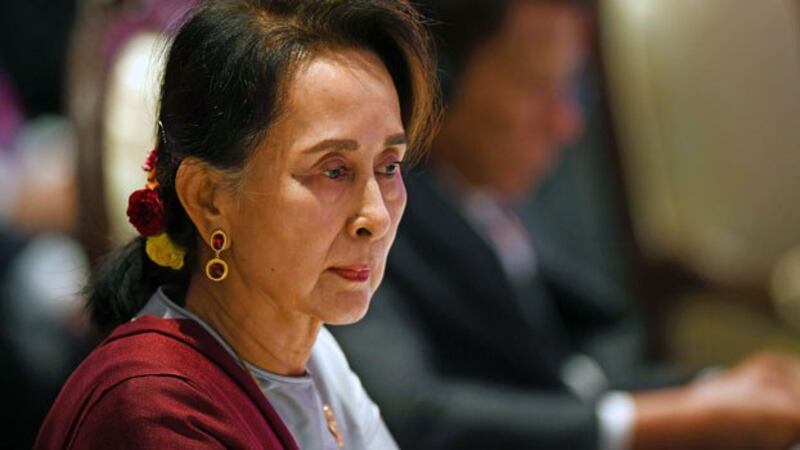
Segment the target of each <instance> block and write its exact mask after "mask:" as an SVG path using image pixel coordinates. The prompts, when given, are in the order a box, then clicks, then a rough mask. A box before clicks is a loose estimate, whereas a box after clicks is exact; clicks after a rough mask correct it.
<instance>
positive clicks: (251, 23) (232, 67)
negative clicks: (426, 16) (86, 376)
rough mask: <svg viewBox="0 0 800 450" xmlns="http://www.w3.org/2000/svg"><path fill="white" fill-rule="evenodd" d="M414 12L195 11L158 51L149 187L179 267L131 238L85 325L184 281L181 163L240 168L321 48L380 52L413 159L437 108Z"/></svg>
mask: <svg viewBox="0 0 800 450" xmlns="http://www.w3.org/2000/svg"><path fill="white" fill-rule="evenodd" d="M420 17H421V16H420V15H419V14H418V13H417V12H416V10H415V9H414V8H413V7H411V6H410V5H409V4H408V3H407V2H406V1H405V0H217V1H210V2H207V3H205V4H203V5H202V6H200V7H199V8H198V9H197V10H195V11H194V12H193V13H192V14H191V16H190V18H189V19H188V20H187V21H186V22H185V23H184V24H183V26H181V27H180V29H179V30H178V32H177V34H176V35H175V37H174V39H173V41H172V44H171V47H170V49H169V53H168V57H167V62H166V68H165V71H164V77H163V81H162V85H161V103H160V109H159V114H158V119H159V124H160V126H159V130H158V137H157V146H158V153H159V158H158V163H157V166H156V173H157V178H158V183H159V188H158V192H159V195H160V197H161V200H162V202H163V204H164V209H165V211H166V221H167V222H166V223H167V232H168V234H169V236H170V238H171V239H172V240H173V241H175V242H176V243H178V244H179V245H181V246H182V247H183V248H185V249H186V260H185V264H184V268H183V269H181V270H180V271H174V270H171V269H167V268H163V267H160V266H158V265H156V264H154V263H153V262H152V261H150V259H149V258H148V257H147V256H146V254H145V252H144V244H145V238H144V237H141V236H140V237H138V238H136V239H134V240H133V241H132V242H130V243H129V244H128V245H127V246H125V247H124V248H122V249H120V250H118V251H117V252H116V253H113V254H112V255H111V256H110V257H108V258H107V259H106V261H104V262H103V263H102V264H101V265H100V266H99V267H98V269H97V271H96V272H95V274H94V276H93V279H92V281H91V283H90V288H89V306H90V309H91V313H92V317H93V319H94V321H95V322H96V323H97V324H98V325H99V326H100V327H101V328H104V329H108V328H110V327H112V326H115V325H117V324H120V323H123V322H125V321H127V320H129V319H130V318H131V317H132V316H133V315H134V314H136V312H138V310H139V309H141V308H142V306H143V305H144V304H145V303H146V302H147V300H148V298H149V297H150V296H151V295H152V294H153V292H155V290H156V289H157V288H158V287H159V286H161V285H171V286H172V285H175V286H178V287H179V288H180V287H182V288H186V287H187V286H188V283H189V279H190V277H191V276H192V274H193V273H194V271H195V269H196V267H197V257H196V252H197V248H196V246H197V243H198V236H197V231H196V228H195V226H194V224H193V223H192V222H191V220H190V219H189V217H188V215H187V214H186V212H185V211H184V209H183V206H182V205H181V203H180V201H179V200H178V196H177V193H176V191H175V176H176V172H177V170H178V167H179V165H180V164H181V161H183V159H184V158H187V157H192V158H196V159H199V160H201V161H204V162H205V163H208V164H210V165H212V166H214V167H216V168H218V169H221V170H225V171H229V172H235V171H238V170H241V169H242V168H243V167H244V165H245V163H246V162H247V161H248V159H249V157H250V156H251V154H252V152H253V150H254V149H255V148H256V147H257V145H258V144H259V143H260V142H261V140H262V139H263V138H264V137H265V134H266V132H267V130H268V129H269V127H270V125H271V124H272V123H274V121H275V119H276V117H277V116H278V115H279V114H280V111H281V106H282V102H283V101H284V100H285V98H284V97H285V95H286V92H285V89H283V88H282V86H285V85H286V83H287V82H288V81H289V80H291V78H292V76H293V73H294V71H295V70H296V68H297V67H298V64H299V63H301V62H302V61H307V60H309V59H311V58H313V57H314V55H315V54H317V53H319V52H320V51H322V50H325V49H330V48H341V47H357V48H365V49H368V50H371V51H374V52H375V53H376V54H377V55H378V56H379V57H380V58H381V60H382V61H383V62H384V64H385V65H386V67H387V69H388V71H389V73H390V74H391V76H392V78H393V81H394V84H395V87H396V89H397V91H398V96H399V98H400V103H401V105H400V106H401V111H402V117H403V123H404V126H405V128H406V133H407V135H408V139H409V155H410V156H411V157H412V158H414V156H415V155H416V156H419V155H420V154H421V153H422V152H423V151H424V150H425V149H426V148H427V144H428V141H429V140H430V138H431V137H432V135H433V126H434V123H435V120H436V118H437V114H436V112H437V111H438V105H437V102H436V99H437V95H436V83H435V81H434V68H433V65H434V62H433V58H432V52H431V42H429V41H430V40H429V38H428V35H427V33H426V31H425V29H424V27H423V24H422V22H421V20H420ZM131 170H137V169H136V168H131Z"/></svg>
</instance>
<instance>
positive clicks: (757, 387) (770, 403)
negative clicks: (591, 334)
mask: <svg viewBox="0 0 800 450" xmlns="http://www.w3.org/2000/svg"><path fill="white" fill-rule="evenodd" d="M634 399H635V401H636V423H635V426H634V442H633V444H634V445H633V448H634V449H635V450H645V449H646V450H652V449H681V450H688V449H705V450H714V449H737V450H738V449H742V450H745V449H752V450H788V449H790V448H791V447H792V446H793V445H795V444H798V443H800V360H798V359H796V358H793V357H790V356H787V355H781V354H776V353H759V354H756V355H754V356H752V357H750V358H748V359H747V360H745V361H744V362H742V363H740V364H739V365H737V366H736V367H734V368H732V369H730V370H728V371H725V372H722V373H720V374H719V375H716V376H714V377H711V378H708V379H704V380H701V381H699V382H697V383H694V384H692V385H689V386H686V387H682V388H675V389H666V390H661V391H654V392H648V393H641V394H636V395H634Z"/></svg>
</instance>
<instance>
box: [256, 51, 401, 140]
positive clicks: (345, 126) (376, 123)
mask: <svg viewBox="0 0 800 450" xmlns="http://www.w3.org/2000/svg"><path fill="white" fill-rule="evenodd" d="M285 95H286V102H285V105H284V107H283V110H282V113H281V115H280V118H279V119H278V120H277V122H276V123H275V124H274V125H273V126H272V127H271V130H270V132H269V135H270V138H271V139H268V141H269V140H271V141H272V142H276V143H280V144H282V146H283V147H284V148H286V147H287V144H289V145H288V147H292V148H297V147H303V146H311V145H313V144H316V143H317V142H318V141H319V140H321V139H341V138H354V137H355V138H358V139H359V140H365V141H370V140H372V139H374V140H376V141H378V140H379V141H381V142H382V141H383V140H384V139H385V138H386V135H387V134H391V133H398V132H402V131H403V125H402V119H401V115H400V103H399V100H398V95H397V91H396V90H395V87H394V83H393V82H392V78H391V75H390V74H389V72H388V70H387V69H386V67H385V66H384V64H383V63H382V62H381V60H380V58H379V57H378V56H377V55H376V54H374V53H373V52H370V51H368V50H361V49H336V50H325V51H323V52H320V53H319V54H317V55H314V56H313V57H311V58H310V59H309V60H308V61H305V62H304V63H303V64H301V65H300V66H299V67H298V68H297V70H296V71H295V74H294V76H293V78H292V79H291V80H290V81H289V82H288V83H287V86H286V92H285Z"/></svg>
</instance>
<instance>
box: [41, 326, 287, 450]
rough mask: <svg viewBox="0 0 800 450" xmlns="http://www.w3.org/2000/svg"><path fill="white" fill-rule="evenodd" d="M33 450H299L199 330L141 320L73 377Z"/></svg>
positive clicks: (254, 389)
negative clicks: (111, 449)
mask: <svg viewBox="0 0 800 450" xmlns="http://www.w3.org/2000/svg"><path fill="white" fill-rule="evenodd" d="M34 448H35V449H68V448H75V449H84V448H114V449H141V448H181V449H200V448H203V449H206V448H241V449H244V448H247V449H270V450H295V449H297V448H298V447H297V445H296V444H295V442H294V440H293V439H292V437H291V435H290V433H289V431H288V430H287V429H286V426H285V425H284V424H283V422H282V421H281V419H280V417H278V414H277V413H276V412H275V410H274V409H273V408H272V406H271V405H270V404H269V402H267V399H266V397H265V396H264V394H263V393H262V392H261V390H260V389H259V387H258V386H257V385H256V384H255V382H254V381H253V380H252V378H250V376H249V375H248V374H247V373H246V372H245V371H244V370H243V369H242V368H241V367H240V366H239V365H238V364H237V363H236V361H235V360H234V359H233V358H232V357H231V356H230V354H229V353H228V352H227V351H225V349H224V348H223V347H222V346H221V345H220V344H219V343H218V342H217V341H216V340H215V339H214V338H213V337H212V336H211V335H210V334H209V333H208V332H207V331H205V330H204V329H203V328H202V327H201V326H200V325H199V324H197V323H195V322H193V321H190V320H175V319H161V318H157V317H152V316H144V317H141V318H139V319H137V320H136V321H134V322H130V323H127V324H124V325H121V326H119V327H117V329H116V330H114V332H113V333H112V334H111V335H110V336H109V337H108V339H106V340H105V341H104V342H103V343H102V344H100V346H99V347H98V348H97V349H95V350H94V351H93V352H92V354H91V355H89V357H88V358H87V359H86V360H85V361H84V362H83V363H82V364H81V365H80V366H79V367H78V369H77V370H75V372H74V373H73V374H72V376H70V378H69V380H67V382H66V384H65V385H64V387H63V388H62V389H61V393H60V394H59V395H58V398H57V399H56V401H55V403H54V404H53V407H52V409H51V410H50V413H49V414H48V415H47V418H46V419H45V421H44V423H43V424H42V428H41V430H40V431H39V436H38V438H37V440H36V444H35V445H34Z"/></svg>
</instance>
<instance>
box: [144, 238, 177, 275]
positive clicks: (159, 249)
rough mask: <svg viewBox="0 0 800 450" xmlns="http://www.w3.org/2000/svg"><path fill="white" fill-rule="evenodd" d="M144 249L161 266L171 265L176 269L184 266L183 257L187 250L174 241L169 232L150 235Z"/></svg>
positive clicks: (171, 267)
mask: <svg viewBox="0 0 800 450" xmlns="http://www.w3.org/2000/svg"><path fill="white" fill-rule="evenodd" d="M144 251H145V253H147V256H149V257H150V259H151V260H152V261H153V262H154V263H156V264H158V265H159V266H161V267H169V268H170V269H174V270H181V268H183V257H184V256H185V255H186V251H185V250H184V249H182V248H181V247H180V246H179V245H178V244H176V243H175V242H173V241H172V239H170V238H169V235H167V233H159V234H156V235H155V236H150V237H148V238H147V243H146V244H145V247H144Z"/></svg>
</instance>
